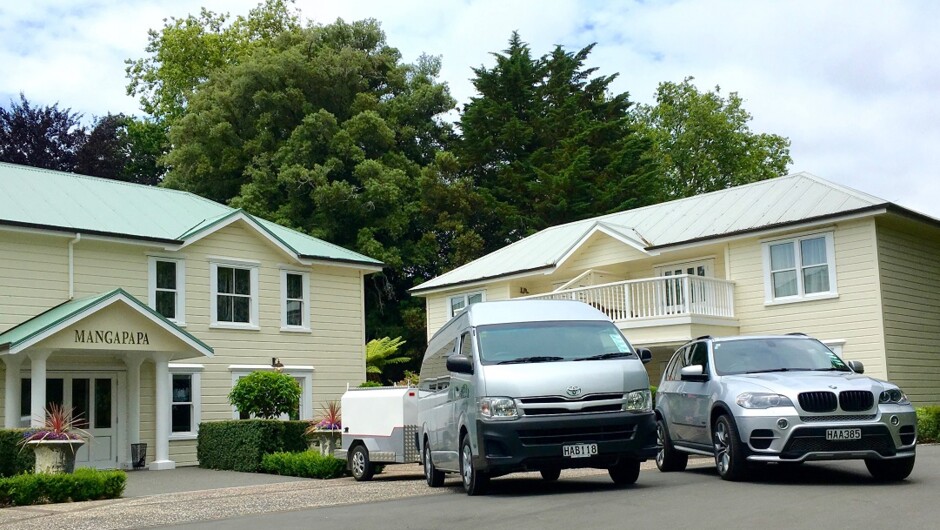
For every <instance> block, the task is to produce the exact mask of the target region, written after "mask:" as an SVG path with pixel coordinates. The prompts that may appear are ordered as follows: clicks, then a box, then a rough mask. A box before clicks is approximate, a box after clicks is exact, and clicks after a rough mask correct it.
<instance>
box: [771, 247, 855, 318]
mask: <svg viewBox="0 0 940 530" xmlns="http://www.w3.org/2000/svg"><path fill="white" fill-rule="evenodd" d="M820 237H822V238H824V239H825V244H826V266H827V267H828V272H829V290H828V291H825V292H820V293H810V294H806V293H805V292H804V289H803V260H802V249H801V245H800V242H801V241H804V240H806V239H818V238H820ZM785 243H791V244H792V245H793V251H794V255H793V259H794V265H795V269H796V285H797V288H796V289H797V294H796V295H793V296H783V297H775V296H774V284H773V275H772V273H771V264H770V247H771V246H772V245H780V244H785ZM761 251H762V255H763V261H764V305H778V304H790V303H795V302H809V301H812V300H825V299H828V298H838V296H839V290H838V286H837V285H836V251H835V242H834V240H833V233H832V232H814V233H809V234H800V235H797V236H791V237H788V238H785V239H774V240H767V241H762V242H761Z"/></svg>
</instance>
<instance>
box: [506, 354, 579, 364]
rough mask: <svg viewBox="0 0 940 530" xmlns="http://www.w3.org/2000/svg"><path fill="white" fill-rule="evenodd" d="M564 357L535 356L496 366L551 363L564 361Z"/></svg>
mask: <svg viewBox="0 0 940 530" xmlns="http://www.w3.org/2000/svg"><path fill="white" fill-rule="evenodd" d="M563 360H565V358H564V357H549V356H544V355H542V356H534V357H520V358H518V359H512V360H510V361H502V362H498V363H496V364H520V363H550V362H552V361H563Z"/></svg>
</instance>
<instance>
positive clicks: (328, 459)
mask: <svg viewBox="0 0 940 530" xmlns="http://www.w3.org/2000/svg"><path fill="white" fill-rule="evenodd" d="M261 470H262V471H264V472H265V473H271V474H274V475H287V476H290V477H304V478H339V477H342V476H343V475H344V474H345V473H346V462H345V461H344V460H340V459H339V458H336V457H335V456H332V455H321V454H320V453H319V452H317V451H304V452H303V453H272V454H269V455H264V459H263V460H262V461H261Z"/></svg>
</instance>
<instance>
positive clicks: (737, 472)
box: [712, 414, 748, 481]
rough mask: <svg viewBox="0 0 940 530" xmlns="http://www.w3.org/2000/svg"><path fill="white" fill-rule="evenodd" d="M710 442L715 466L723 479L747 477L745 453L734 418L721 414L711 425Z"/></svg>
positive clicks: (743, 478)
mask: <svg viewBox="0 0 940 530" xmlns="http://www.w3.org/2000/svg"><path fill="white" fill-rule="evenodd" d="M712 444H713V447H714V449H715V468H716V469H717V470H718V476H720V477H721V478H723V479H724V480H731V481H739V480H745V479H747V475H748V467H747V455H745V453H744V444H742V443H741V437H740V436H739V435H738V429H737V427H736V426H735V425H734V420H732V419H731V417H730V416H728V415H727V414H722V415H721V416H719V417H718V419H717V420H715V424H714V425H713V426H712Z"/></svg>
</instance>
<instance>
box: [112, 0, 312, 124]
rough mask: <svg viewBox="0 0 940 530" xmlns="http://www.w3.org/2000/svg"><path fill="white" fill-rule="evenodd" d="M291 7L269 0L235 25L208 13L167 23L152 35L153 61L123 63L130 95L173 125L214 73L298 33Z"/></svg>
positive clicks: (285, 1)
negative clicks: (290, 32)
mask: <svg viewBox="0 0 940 530" xmlns="http://www.w3.org/2000/svg"><path fill="white" fill-rule="evenodd" d="M289 3H292V1H291V0H265V2H264V3H263V4H259V5H258V6H257V7H255V8H254V9H252V10H251V11H250V12H249V14H248V16H247V17H243V16H241V15H239V16H237V17H235V19H234V20H230V16H229V14H228V13H214V12H212V11H209V10H207V9H205V8H203V9H202V10H201V11H200V12H199V15H198V16H193V15H188V16H187V17H186V18H175V17H171V18H169V19H168V20H164V25H163V28H162V29H161V30H159V31H158V30H153V29H151V30H150V31H149V32H148V35H149V37H148V40H149V42H148V44H147V49H146V52H147V54H149V55H148V56H147V57H145V58H141V59H128V60H126V61H125V64H126V65H127V67H126V69H125V72H126V74H127V78H128V85H127V94H128V95H131V96H139V97H140V105H141V108H142V109H143V110H144V112H146V113H147V114H149V115H151V116H153V117H154V118H155V119H156V120H157V121H160V122H166V123H168V124H169V123H173V122H174V121H175V120H176V119H177V118H179V117H180V116H182V115H183V113H184V112H185V110H186V107H187V104H188V102H189V98H190V97H191V96H192V94H193V92H194V91H195V90H196V88H197V87H198V86H199V85H200V84H202V83H204V82H205V81H206V80H207V79H208V78H209V75H210V74H211V73H212V72H213V71H215V70H217V69H219V68H222V67H225V66H230V65H234V64H238V63H239V62H240V61H241V60H242V59H244V58H246V57H248V56H249V55H250V54H251V53H252V52H253V51H254V50H255V49H257V48H259V47H262V46H265V45H267V44H268V43H269V42H270V41H271V40H272V39H274V38H275V37H276V36H277V35H280V34H281V33H283V32H284V31H288V30H294V29H297V28H298V27H299V25H300V22H299V17H298V15H297V13H296V12H292V11H291V10H290V8H289V7H288V4H289Z"/></svg>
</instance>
